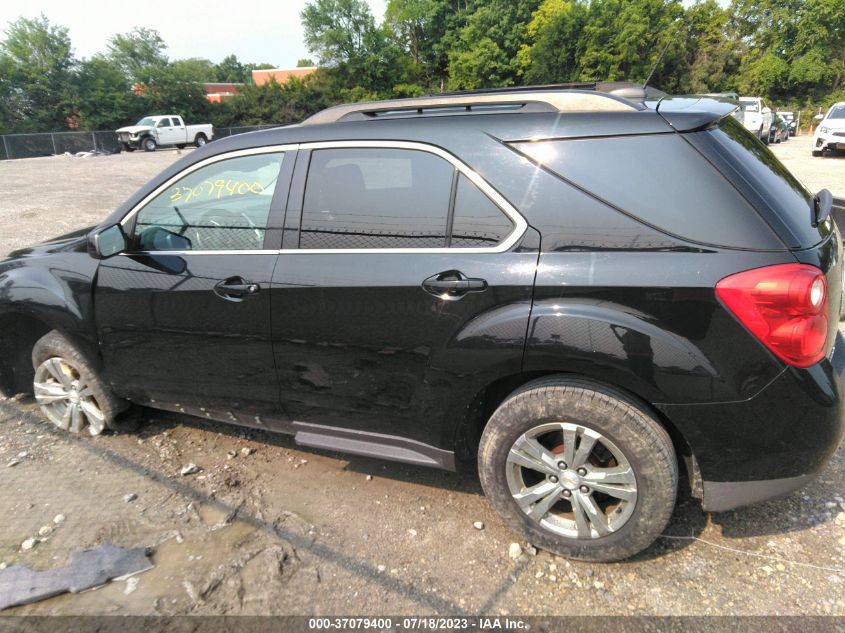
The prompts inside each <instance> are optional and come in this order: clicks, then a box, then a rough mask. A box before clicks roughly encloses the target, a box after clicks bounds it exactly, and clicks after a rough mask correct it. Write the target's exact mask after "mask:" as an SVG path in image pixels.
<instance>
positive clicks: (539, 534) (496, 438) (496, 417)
mask: <svg viewBox="0 0 845 633" xmlns="http://www.w3.org/2000/svg"><path fill="white" fill-rule="evenodd" d="M564 421H565V422H570V423H572V424H575V425H577V426H578V427H579V428H584V429H590V430H592V431H596V432H598V433H600V434H601V435H602V436H603V437H604V438H607V439H608V440H609V441H610V442H612V443H613V444H615V445H616V447H617V448H619V449H621V451H622V452H623V453H624V454H625V458H626V459H627V461H628V463H629V464H630V466H631V469H632V470H633V472H634V475H635V477H636V494H637V496H636V501H635V502H634V509H633V512H632V513H631V514H630V516H629V518H628V519H627V521H626V522H625V523H624V524H622V525H621V527H619V529H618V530H616V531H613V532H610V533H609V534H607V535H605V536H599V537H597V538H596V537H592V538H575V537H567V536H564V535H560V534H556V533H554V532H553V531H551V530H549V529H547V528H546V527H544V526H542V525H541V524H540V523H539V522H537V521H535V520H534V519H532V518H530V517H529V516H528V515H527V514H526V513H525V512H524V511H523V510H522V509H521V508H520V507H519V505H518V504H517V503H516V501H515V500H514V498H513V496H512V495H511V492H510V489H509V487H508V480H507V476H508V475H507V469H508V468H509V466H508V454H509V453H510V451H511V448H512V447H513V445H514V443H515V442H516V441H517V440H518V439H519V438H520V437H521V436H522V435H523V434H524V433H526V432H528V431H529V430H531V429H534V428H535V427H538V426H539V425H542V424H544V423H550V422H564ZM478 469H479V475H480V478H481V485H482V487H483V488H484V492H485V494H486V495H487V498H488V499H489V500H490V504H491V505H492V506H493V508H494V509H495V510H496V511H497V512H498V513H499V515H500V516H501V517H502V518H503V519H504V520H505V522H506V523H507V524H508V525H509V526H510V527H511V528H512V529H514V530H515V531H516V532H517V533H519V534H521V535H522V536H523V537H524V538H525V539H526V540H528V542H530V543H532V544H533V545H536V546H539V547H542V548H543V549H546V550H549V551H551V552H554V553H555V554H559V555H560V556H564V557H567V558H573V559H578V560H587V561H595V562H610V561H617V560H622V559H624V558H628V557H630V556H633V555H634V554H637V553H638V552H641V551H642V550H644V549H645V548H647V547H648V546H649V545H651V544H652V543H653V542H654V541H655V539H657V537H658V536H659V535H660V534H661V532H662V531H663V529H664V528H665V527H666V524H667V523H668V522H669V519H670V517H671V515H672V511H673V509H674V507H675V500H676V495H677V489H678V464H677V460H676V457H675V451H674V449H673V447H672V440H671V439H670V438H669V435H668V433H667V432H666V430H665V429H664V428H663V427H662V426H661V425H660V424H659V423H658V422H657V420H655V418H654V417H653V416H652V415H650V414H649V413H647V412H646V411H645V410H644V408H643V407H641V406H639V405H637V404H636V403H635V402H634V401H633V400H632V399H629V398H628V397H627V396H625V395H624V394H622V393H621V392H618V391H616V390H615V389H612V388H609V387H605V386H600V385H596V384H593V383H591V382H588V381H585V380H580V379H574V378H566V377H550V378H544V379H540V380H537V381H533V382H531V383H528V384H527V385H525V386H524V387H522V388H521V389H519V390H517V391H516V392H514V393H513V394H511V395H510V396H509V397H508V398H507V399H506V400H505V401H504V402H503V403H502V404H501V405H500V406H499V408H498V409H497V410H496V411H495V413H494V414H493V416H492V417H491V418H490V421H489V422H488V424H487V426H486V428H485V429H484V432H483V434H482V436H481V443H480V445H479V449H478ZM562 479H563V477H561V480H562ZM554 481H557V480H554ZM564 494H566V493H564Z"/></svg>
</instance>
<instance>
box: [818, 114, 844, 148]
mask: <svg viewBox="0 0 845 633" xmlns="http://www.w3.org/2000/svg"><path fill="white" fill-rule="evenodd" d="M819 116H821V115H819ZM816 118H818V117H816ZM826 149H829V150H831V151H836V150H839V151H845V101H840V102H839V103H834V104H833V105H832V106H830V110H828V111H827V114H825V115H824V117H822V119H821V121H820V122H819V126H818V127H817V128H816V133H815V134H814V135H813V156H821V155H822V152H823V151H824V150H826Z"/></svg>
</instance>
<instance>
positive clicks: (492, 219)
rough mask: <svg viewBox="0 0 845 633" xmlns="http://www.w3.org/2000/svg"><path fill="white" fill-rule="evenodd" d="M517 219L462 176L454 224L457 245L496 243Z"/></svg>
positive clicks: (452, 241)
mask: <svg viewBox="0 0 845 633" xmlns="http://www.w3.org/2000/svg"><path fill="white" fill-rule="evenodd" d="M513 228H514V226H513V222H511V220H510V218H508V217H507V216H506V215H505V214H504V213H502V210H501V209H500V208H499V207H498V206H496V205H495V204H494V203H493V201H492V200H490V198H488V197H487V196H485V195H484V194H483V193H482V192H481V190H480V189H479V188H478V187H476V186H475V185H474V184H473V183H472V182H470V180H469V178H467V177H466V176H464V175H463V174H460V175H459V176H458V189H457V191H456V192H455V213H454V220H453V223H452V239H451V242H450V244H449V245H450V246H452V247H453V248H482V247H485V246H495V245H496V244H498V243H499V242H501V241H502V240H504V239H505V237H506V236H507V235H508V234H509V233H510V232H511V231H512V230H513Z"/></svg>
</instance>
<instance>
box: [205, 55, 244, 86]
mask: <svg viewBox="0 0 845 633" xmlns="http://www.w3.org/2000/svg"><path fill="white" fill-rule="evenodd" d="M213 75H214V81H227V82H233V83H246V81H247V78H248V76H249V73H248V72H247V69H246V67H245V66H244V65H243V64H242V63H241V62H240V61H238V58H237V56H236V55H226V57H224V58H223V59H222V60H220V62H219V63H217V64H215V65H214V70H213Z"/></svg>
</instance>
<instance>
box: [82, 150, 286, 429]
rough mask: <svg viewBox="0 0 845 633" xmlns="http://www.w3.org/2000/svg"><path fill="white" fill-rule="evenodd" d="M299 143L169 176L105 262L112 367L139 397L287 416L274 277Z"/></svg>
mask: <svg viewBox="0 0 845 633" xmlns="http://www.w3.org/2000/svg"><path fill="white" fill-rule="evenodd" d="M293 149H295V148H290V147H288V148H285V147H278V148H262V149H260V150H255V151H246V152H233V153H231V154H225V155H222V156H216V157H213V158H211V159H207V160H206V161H202V162H200V163H198V164H195V165H193V166H192V167H189V168H188V169H186V170H185V171H184V172H182V174H181V175H180V176H176V177H174V178H172V179H170V180H168V181H167V182H165V183H163V184H162V185H161V186H160V187H159V188H158V189H157V190H156V191H155V192H154V193H153V194H151V195H150V196H149V197H148V198H147V199H146V200H145V201H143V202H142V203H141V204H140V205H139V208H138V210H137V212H132V213H130V215H129V216H128V217H127V219H126V220H125V221H124V225H125V230H126V232H127V234H128V235H129V236H130V241H131V246H130V248H129V250H128V251H127V252H125V253H122V254H120V255H117V256H115V257H112V258H109V259H107V260H104V261H103V262H102V264H101V266H100V269H99V273H98V277H97V286H96V296H95V301H94V304H95V306H96V319H97V328H98V332H99V338H100V343H101V349H102V355H103V360H104V365H105V373H106V376H107V378H108V380H109V381H110V382H111V384H112V385H113V386H114V389H115V391H116V392H117V393H118V394H120V395H122V396H126V397H129V398H131V399H133V400H135V401H139V402H149V403H152V404H153V405H155V406H157V407H162V408H175V409H176V410H180V411H185V412H188V413H194V414H197V413H199V414H200V415H206V416H207V417H218V418H220V417H222V418H223V419H227V420H231V421H239V422H243V423H255V424H258V425H261V424H262V423H263V418H262V417H261V416H262V415H264V416H269V417H271V418H276V417H279V416H280V411H279V407H278V388H277V379H276V372H275V367H274V361H273V352H272V346H271V342H270V295H269V286H270V282H271V279H272V274H273V269H274V267H275V265H276V260H277V258H278V249H279V246H280V242H281V237H280V235H281V233H280V226H281V217H282V209H283V207H284V204H285V200H286V199H287V193H288V187H289V183H290V176H291V173H292V169H293V163H294V161H295V151H293Z"/></svg>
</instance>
